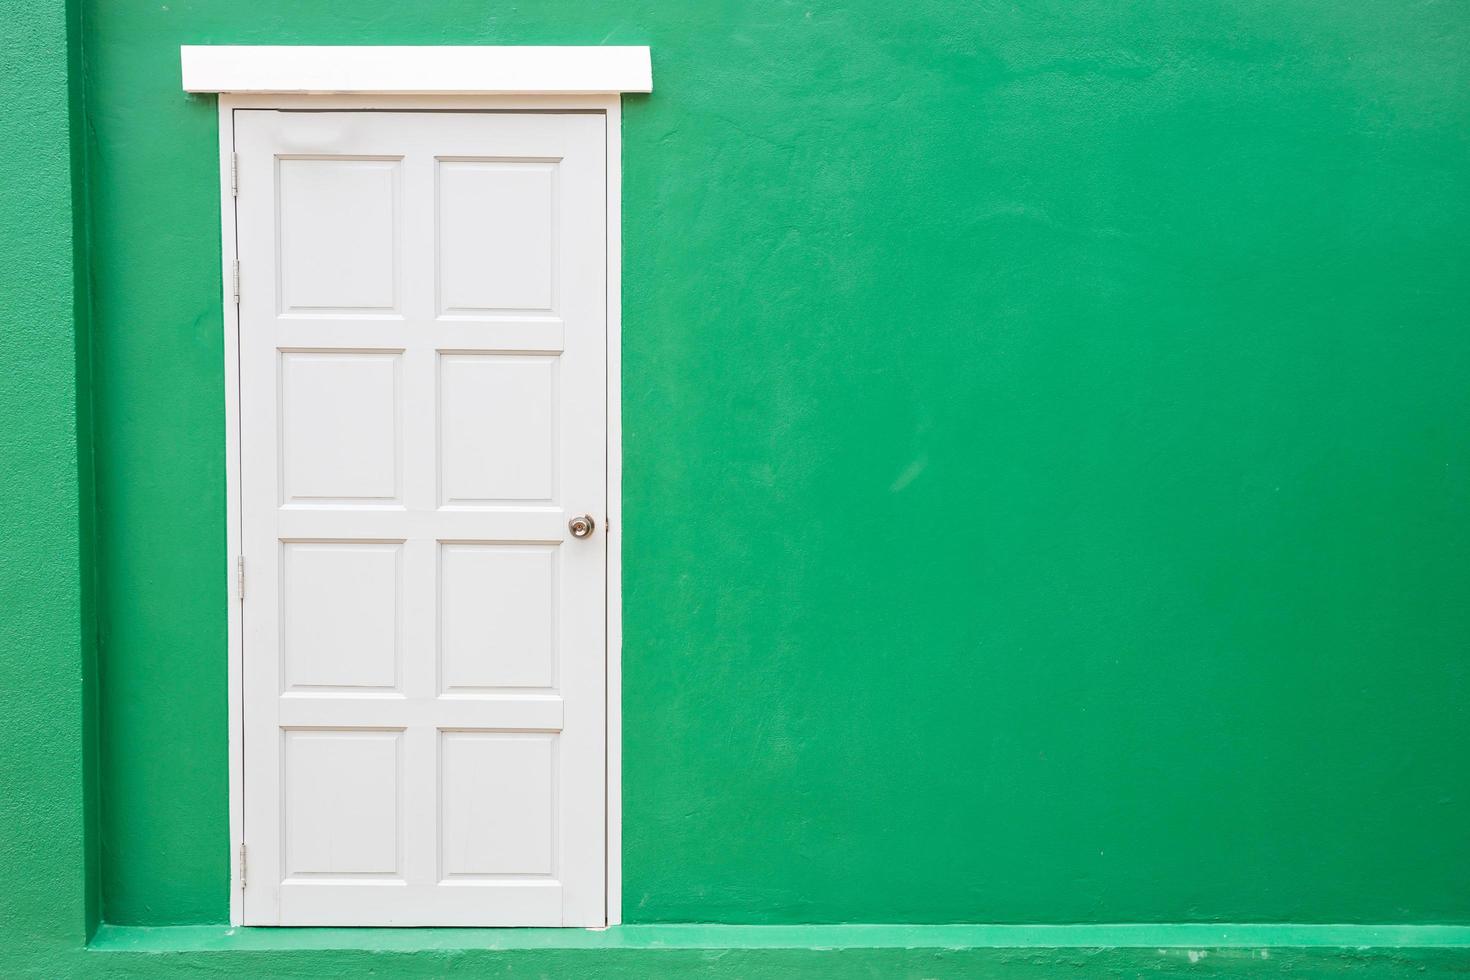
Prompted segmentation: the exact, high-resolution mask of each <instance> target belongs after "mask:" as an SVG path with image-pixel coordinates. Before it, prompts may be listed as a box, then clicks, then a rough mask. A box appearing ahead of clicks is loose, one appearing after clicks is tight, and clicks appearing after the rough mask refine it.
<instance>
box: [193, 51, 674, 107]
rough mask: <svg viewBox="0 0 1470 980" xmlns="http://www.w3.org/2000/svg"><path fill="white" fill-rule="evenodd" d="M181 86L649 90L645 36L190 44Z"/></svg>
mask: <svg viewBox="0 0 1470 980" xmlns="http://www.w3.org/2000/svg"><path fill="white" fill-rule="evenodd" d="M179 58H180V62H181V64H182V69H183V87H184V91H186V92H234V93H241V94H249V93H255V94H265V93H273V94H292V93H296V94H353V93H361V94H400V95H595V94H619V93H623V92H652V91H653V68H652V62H651V60H650V57H649V51H648V48H647V47H646V46H641V45H628V46H605V47H604V46H592V45H588V46H546V45H537V46H530V45H525V46H521V45H473V46H450V45H441V46H392V47H383V46H318V45H223V44H211V45H190V44H186V45H184V46H182V47H180V48H179Z"/></svg>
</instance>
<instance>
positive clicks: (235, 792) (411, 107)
mask: <svg viewBox="0 0 1470 980" xmlns="http://www.w3.org/2000/svg"><path fill="white" fill-rule="evenodd" d="M379 50H382V49H379ZM645 50H646V49H645ZM237 109H297V110H318V111H331V110H358V111H373V110H377V111H398V112H422V111H433V110H439V111H444V110H457V111H462V112H473V111H480V112H568V111H576V112H584V113H601V114H602V115H603V117H604V123H605V126H606V162H605V166H606V175H607V177H606V187H605V191H604V201H605V206H606V213H605V220H604V225H603V227H604V233H605V236H606V252H607V276H606V289H607V293H606V297H605V299H606V309H607V317H606V320H607V339H606V343H607V352H606V353H607V475H606V483H607V497H606V512H605V513H604V514H603V518H604V521H603V527H604V528H605V533H606V534H607V541H606V548H607V571H606V587H607V601H606V651H605V657H604V673H605V691H606V695H605V696H606V699H607V703H606V706H605V709H606V719H607V721H606V724H607V729H606V732H605V733H604V742H605V745H606V758H605V767H606V774H605V780H606V803H605V814H604V833H605V835H606V840H605V847H604V853H605V862H606V867H605V877H604V901H605V909H606V921H607V924H608V925H618V924H620V923H621V922H622V886H623V847H622V836H623V834H622V829H623V820H622V811H623V786H622V758H623V740H622V731H623V713H622V673H623V668H622V659H623V658H622V648H623V604H622V582H623V574H622V565H623V562H622V550H623V548H622V540H623V499H622V498H623V494H622V482H623V427H622V99H621V96H620V95H618V94H616V93H611V94H609V93H600V94H589V95H394V94H349V95H301V94H284V93H263V94H237V93H226V92H221V93H220V94H219V161H220V168H219V175H220V254H221V260H222V266H221V283H222V286H223V288H222V296H221V302H222V304H223V309H224V374H225V377H224V380H225V386H224V387H225V485H226V507H227V514H228V520H227V522H226V529H227V531H226V551H225V554H226V559H227V567H226V570H225V594H226V596H227V603H226V605H227V608H228V610H229V614H228V654H229V657H228V660H229V699H230V702H229V755H230V762H229V766H230V780H229V785H230V853H229V867H230V924H231V925H232V926H239V925H242V924H243V918H244V887H245V881H246V878H245V877H244V876H242V871H244V867H245V862H244V861H242V859H241V858H242V855H243V853H244V850H243V848H244V843H245V837H244V830H245V808H244V788H245V751H244V657H245V645H244V636H243V629H242V627H243V622H242V618H243V617H242V607H243V602H244V600H243V599H242V598H241V593H240V589H241V585H242V579H243V576H242V565H241V555H242V550H241V549H242V527H243V523H242V511H241V486H240V475H241V460H240V421H241V420H240V308H239V306H238V304H237V302H236V294H235V285H236V283H235V275H236V272H235V270H236V264H235V263H236V260H237V258H238V251H237V243H236V238H235V201H236V198H235V193H234V180H235V178H234V152H235V150H234V147H235V110H237ZM247 573H248V570H247Z"/></svg>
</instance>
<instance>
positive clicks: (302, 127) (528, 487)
mask: <svg viewBox="0 0 1470 980" xmlns="http://www.w3.org/2000/svg"><path fill="white" fill-rule="evenodd" d="M605 139H606V133H605V129H604V117H603V116H602V115H601V114H592V113H582V114H578V113H539V114H538V113H511V112H293V111H266V110H237V111H236V113H235V149H236V153H237V158H238V186H239V190H238V196H237V198H236V222H237V239H238V255H239V261H240V269H239V297H240V298H239V304H240V306H239V310H240V343H239V347H240V378H239V384H240V390H239V395H240V399H239V403H240V420H241V431H240V446H241V460H240V473H241V487H240V498H241V504H242V506H241V519H242V528H241V540H242V542H243V551H244V557H245V593H244V595H245V597H244V600H243V602H244V605H243V622H244V628H243V635H244V661H245V662H244V668H243V677H244V684H243V688H244V704H243V718H244V721H243V724H244V811H243V812H244V840H245V842H246V846H247V848H248V852H247V856H248V865H247V867H248V877H247V881H246V887H245V889H244V921H245V923H246V924H247V925H271V924H280V925H395V926H415V925H577V926H593V925H601V924H603V922H604V919H605V907H606V906H605V903H604V870H605V869H604V862H605V853H604V827H605V801H604V783H605V759H604V752H605V730H604V724H605V721H604V718H605V704H604V689H605V678H604V669H605V662H606V661H605V629H606V627H605V605H606V590H605V583H606V566H605V551H606V549H605V547H604V540H605V536H604V528H603V524H604V519H603V518H604V513H605V502H606V475H605V474H606V459H605V456H606V433H607V427H606V395H605V386H606V376H605V365H606V348H605V336H606V310H605V276H606V263H605V255H606V251H605V250H606V241H605V230H604V223H605V201H604V194H605V183H604V171H605V168H606V165H605V155H604V147H605ZM165 383H166V379H165ZM584 512H585V513H587V514H590V515H593V516H594V517H595V519H596V521H597V525H598V526H597V529H596V530H595V532H594V533H593V534H592V535H591V536H589V537H586V538H580V539H579V538H574V537H573V536H572V535H571V534H570V532H569V530H568V521H569V519H570V518H571V517H573V516H575V515H578V514H581V513H584Z"/></svg>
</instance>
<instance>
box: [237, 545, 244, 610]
mask: <svg viewBox="0 0 1470 980" xmlns="http://www.w3.org/2000/svg"><path fill="white" fill-rule="evenodd" d="M235 598H236V599H243V598H245V556H244V555H241V556H240V557H238V558H236V559H235Z"/></svg>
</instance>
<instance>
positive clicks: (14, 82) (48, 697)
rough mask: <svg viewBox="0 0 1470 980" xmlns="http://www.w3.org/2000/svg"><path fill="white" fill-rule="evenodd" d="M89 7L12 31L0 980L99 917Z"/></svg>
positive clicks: (4, 89)
mask: <svg viewBox="0 0 1470 980" xmlns="http://www.w3.org/2000/svg"><path fill="white" fill-rule="evenodd" d="M76 15H77V8H75V7H71V6H70V5H68V4H64V3H54V2H17V3H12V4H7V5H6V7H5V15H4V23H5V26H4V29H3V30H0V513H3V515H4V520H3V524H0V976H4V975H6V970H5V961H4V952H5V951H6V950H12V949H17V948H26V947H35V948H50V949H64V948H69V947H72V946H76V945H78V944H80V943H81V942H82V941H83V940H84V939H85V937H86V935H87V934H88V932H90V931H91V929H93V928H94V927H95V926H96V924H97V919H98V913H99V903H98V898H99V892H98V887H97V884H98V876H97V866H98V855H97V850H96V845H97V841H98V838H99V835H98V834H97V833H96V830H97V814H98V808H97V805H96V804H97V800H96V762H97V759H96V754H95V751H94V748H95V744H96V743H95V731H94V730H93V727H92V725H91V724H90V723H88V721H87V719H88V717H89V716H90V717H92V718H95V717H96V710H95V709H96V704H95V701H94V700H93V698H94V696H95V691H96V687H95V679H96V646H95V643H94V637H95V630H96V623H95V620H94V618H93V611H94V609H93V601H92V596H93V593H92V588H91V576H92V574H93V569H92V565H91V562H92V547H91V542H92V540H93V537H94V535H93V524H92V504H91V498H92V482H91V479H92V478H91V471H92V467H91V456H92V451H91V432H90V424H89V421H88V420H89V419H90V418H91V414H92V409H91V399H90V393H89V391H88V388H87V385H86V383H85V380H83V381H82V383H81V384H79V383H78V379H79V378H81V379H85V378H87V376H88V375H89V374H90V370H91V369H90V351H89V345H88V334H87V331H88V324H89V317H88V314H87V287H86V263H85V248H84V247H83V246H84V236H85V230H86V229H85V221H84V218H83V214H84V212H83V210H82V209H81V207H80V205H79V204H75V203H74V202H80V201H81V200H83V199H84V198H85V194H84V180H83V174H84V163H85V161H84V159H83V155H82V147H83V146H84V145H85V144H84V142H83V141H82V140H81V139H80V135H81V134H80V122H81V119H82V115H81V113H80V112H79V111H78V109H79V108H80V99H81V86H80V79H81V75H80V72H79V71H78V70H77V68H78V67H79V52H80V49H79V47H78V45H77V43H76V41H77V38H78V31H77V24H78V22H77V16H76Z"/></svg>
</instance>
